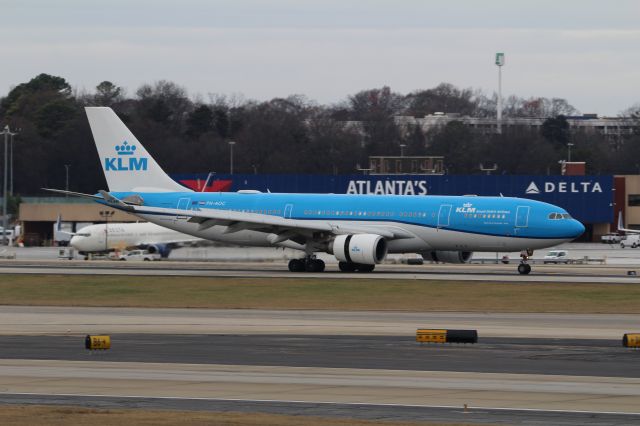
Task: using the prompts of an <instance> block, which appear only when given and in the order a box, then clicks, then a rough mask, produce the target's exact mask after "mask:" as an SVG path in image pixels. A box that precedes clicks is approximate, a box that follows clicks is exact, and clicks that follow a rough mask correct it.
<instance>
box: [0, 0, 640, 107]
mask: <svg viewBox="0 0 640 426" xmlns="http://www.w3.org/2000/svg"><path fill="white" fill-rule="evenodd" d="M0 10H1V11H2V13H1V15H0V16H1V17H2V18H1V20H0V22H1V24H0V64H1V65H0V66H1V70H2V71H1V72H0V94H2V95H4V94H6V93H7V92H8V91H9V90H10V88H11V87H12V86H15V85H16V84H19V83H22V82H25V81H28V80H29V79H30V78H32V77H34V76H35V75H37V74H39V73H42V72H46V73H49V74H54V75H59V76H62V77H64V78H66V79H67V81H68V82H69V83H70V84H71V85H72V86H74V87H76V88H78V89H80V90H82V89H86V90H89V91H92V90H93V88H94V87H95V86H96V85H97V84H98V83H100V82H101V81H103V80H109V81H112V82H114V83H115V84H117V85H120V86H123V87H125V88H126V89H127V93H128V94H129V95H132V94H134V93H135V90H136V89H137V88H138V87H139V86H140V85H141V84H143V83H150V82H154V81H157V80H161V79H166V80H170V81H173V82H175V83H178V84H179V85H181V86H184V87H185V88H187V90H188V91H189V93H190V94H191V95H192V96H195V95H198V94H200V95H202V96H204V97H205V99H206V96H207V94H208V93H222V94H238V93H240V94H243V95H244V96H245V97H246V98H251V99H258V100H266V99H270V98H273V97H284V96H287V95H290V94H303V95H306V96H307V97H309V98H310V99H313V100H316V101H318V102H321V103H327V104H329V103H335V102H339V101H341V100H344V99H345V98H346V97H347V96H348V95H350V94H354V93H356V92H358V91H360V90H363V89H370V88H375V87H381V86H384V85H388V86H390V87H391V88H392V90H394V91H398V92H401V93H408V92H411V91H414V90H417V89H426V88H430V87H434V86H436V85H437V84H439V83H441V82H449V83H452V84H454V85H456V86H459V87H472V88H475V89H482V90H483V91H484V92H485V93H487V94H491V93H492V92H494V91H496V90H497V69H496V66H495V65H494V55H495V52H505V55H506V65H505V67H504V68H503V94H505V95H509V94H516V95H518V96H522V97H529V96H546V97H561V98H566V99H567V100H568V101H569V102H570V103H571V104H573V105H574V106H575V107H576V108H578V109H579V110H580V111H581V112H583V113H598V114H600V115H617V114H618V113H620V112H621V111H622V110H624V109H626V108H628V107H629V106H631V105H632V104H635V103H638V102H640V90H638V85H639V83H640V24H639V22H640V1H638V0H615V1H593V0H536V1H527V2H524V1H514V0H483V1H478V0H438V1H430V0H421V1H419V0H415V1H411V0H395V1H391V0H390V1H380V0H354V1H350V0H308V1H304V0H274V1H267V0H229V1H220V0H180V1H177V0H173V1H165V0H148V1H147V0H141V1H135V0H109V1H92V0H67V1H65V0H58V1H52V0H33V1H30V0H0Z"/></svg>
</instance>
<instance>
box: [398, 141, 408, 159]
mask: <svg viewBox="0 0 640 426" xmlns="http://www.w3.org/2000/svg"><path fill="white" fill-rule="evenodd" d="M406 146H407V145H405V144H403V143H401V144H400V157H404V148H405V147H406Z"/></svg>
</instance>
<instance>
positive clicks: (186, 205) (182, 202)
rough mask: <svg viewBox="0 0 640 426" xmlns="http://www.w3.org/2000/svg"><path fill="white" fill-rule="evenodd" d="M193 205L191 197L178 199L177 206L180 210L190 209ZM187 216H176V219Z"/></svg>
mask: <svg viewBox="0 0 640 426" xmlns="http://www.w3.org/2000/svg"><path fill="white" fill-rule="evenodd" d="M190 207H191V198H180V199H179V200H178V205H177V206H176V208H177V209H178V210H190ZM186 218H187V216H176V219H186Z"/></svg>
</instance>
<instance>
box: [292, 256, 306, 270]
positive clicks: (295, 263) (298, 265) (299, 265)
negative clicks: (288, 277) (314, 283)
mask: <svg viewBox="0 0 640 426" xmlns="http://www.w3.org/2000/svg"><path fill="white" fill-rule="evenodd" d="M289 271H291V272H304V271H305V265H304V261H303V260H300V259H291V260H290V261H289Z"/></svg>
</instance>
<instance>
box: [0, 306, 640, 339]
mask: <svg viewBox="0 0 640 426" xmlns="http://www.w3.org/2000/svg"><path fill="white" fill-rule="evenodd" d="M417 328H451V329H456V328H457V329H476V330H478V333H479V335H480V336H481V337H513V338H549V339H553V338H558V339H604V340H616V339H621V338H622V335H623V334H624V333H628V332H633V331H640V315H633V314H553V313H552V314H544V313H543V314H539V313H524V314H523V313H470V312H389V311H330V310H322V311H318V310H262V309H174V308H110V307H109V308H87V307H47V306H0V335H47V334H54V335H65V334H76V335H81V334H82V335H83V334H89V333H92V334H95V333H107V334H112V333H151V334H248V335H256V334H298V335H336V336H340V335H360V336H363V335H370V336H414V335H415V331H416V329H417Z"/></svg>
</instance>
